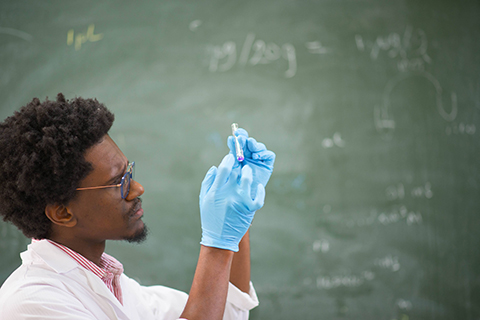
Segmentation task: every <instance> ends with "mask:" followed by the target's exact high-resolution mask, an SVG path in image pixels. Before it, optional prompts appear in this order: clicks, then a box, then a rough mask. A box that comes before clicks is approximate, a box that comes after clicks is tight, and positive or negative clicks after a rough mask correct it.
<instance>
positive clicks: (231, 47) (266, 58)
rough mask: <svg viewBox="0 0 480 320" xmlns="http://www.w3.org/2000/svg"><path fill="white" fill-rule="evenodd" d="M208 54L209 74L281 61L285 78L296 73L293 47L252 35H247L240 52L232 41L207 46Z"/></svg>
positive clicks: (295, 58)
mask: <svg viewBox="0 0 480 320" xmlns="http://www.w3.org/2000/svg"><path fill="white" fill-rule="evenodd" d="M207 51H208V52H209V54H210V62H209V67H208V70H209V71H210V72H225V71H228V70H230V69H232V68H233V67H234V66H235V65H238V66H241V67H245V66H247V65H250V66H256V65H261V64H270V63H273V62H276V61H277V62H278V61H281V60H282V59H283V60H285V62H286V64H287V65H286V71H285V72H284V76H285V78H292V77H293V76H295V74H296V73H297V57H296V54H295V47H294V46H293V45H292V44H290V43H285V44H283V45H281V46H280V45H278V44H276V43H273V42H268V43H267V42H265V41H263V40H261V39H256V35H255V34H254V33H249V34H248V35H247V36H246V38H245V41H244V42H243V45H242V47H241V49H240V51H239V50H238V48H237V44H236V43H235V42H234V41H227V42H225V43H224V44H223V45H216V46H209V47H208V48H207Z"/></svg>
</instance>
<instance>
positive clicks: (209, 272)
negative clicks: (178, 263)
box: [181, 246, 234, 320]
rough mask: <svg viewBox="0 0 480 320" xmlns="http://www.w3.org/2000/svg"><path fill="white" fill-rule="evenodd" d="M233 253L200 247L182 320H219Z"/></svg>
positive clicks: (224, 300)
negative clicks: (183, 319) (184, 319)
mask: <svg viewBox="0 0 480 320" xmlns="http://www.w3.org/2000/svg"><path fill="white" fill-rule="evenodd" d="M233 254H234V253H233V252H232V251H229V250H223V249H218V248H212V247H206V246H201V248H200V255H199V258H198V263H197V268H196V270H195V276H194V278H193V283H192V288H191V290H190V294H189V298H188V300H187V305H186V306H185V309H184V311H183V313H182V315H181V318H186V319H188V320H201V319H208V320H215V319H222V317H223V313H224V310H225V303H226V300H227V292H228V281H229V278H230V269H231V267H232V260H233Z"/></svg>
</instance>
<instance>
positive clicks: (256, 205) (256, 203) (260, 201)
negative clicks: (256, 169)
mask: <svg viewBox="0 0 480 320" xmlns="http://www.w3.org/2000/svg"><path fill="white" fill-rule="evenodd" d="M252 200H253V202H252V204H251V207H250V209H251V210H252V211H257V210H259V209H260V208H262V207H263V205H264V204H265V187H264V186H263V184H261V183H259V184H258V186H257V194H256V195H255V198H254V199H252Z"/></svg>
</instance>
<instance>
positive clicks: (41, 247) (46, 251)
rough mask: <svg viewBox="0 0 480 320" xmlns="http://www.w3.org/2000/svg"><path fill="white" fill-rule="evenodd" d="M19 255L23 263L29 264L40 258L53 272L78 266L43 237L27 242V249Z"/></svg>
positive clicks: (64, 271)
mask: <svg viewBox="0 0 480 320" xmlns="http://www.w3.org/2000/svg"><path fill="white" fill-rule="evenodd" d="M20 256H21V258H22V262H23V264H30V263H32V262H34V261H36V260H37V259H41V260H43V261H44V262H45V263H46V264H47V265H48V266H49V267H51V268H52V269H53V270H55V272H57V273H60V274H62V273H67V272H70V271H72V270H73V269H75V268H79V267H80V265H79V264H78V263H77V262H76V261H75V260H73V259H72V258H71V257H70V256H69V255H68V254H67V253H65V252H63V251H62V250H61V249H60V248H58V247H56V246H54V245H53V244H51V243H49V242H48V241H47V240H45V239H44V240H40V241H36V242H34V243H31V244H29V245H28V250H27V251H25V252H22V253H21V254H20Z"/></svg>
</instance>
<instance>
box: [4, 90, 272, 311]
mask: <svg viewBox="0 0 480 320" xmlns="http://www.w3.org/2000/svg"><path fill="white" fill-rule="evenodd" d="M113 121H114V116H113V114H112V113H111V112H110V111H109V110H108V109H107V108H106V107H105V106H104V105H102V104H100V103H98V101H96V100H92V99H82V98H76V99H73V100H71V101H67V100H66V99H65V98H64V96H63V95H62V94H58V96H57V100H56V101H49V100H46V101H44V102H43V103H42V102H40V101H39V100H38V99H33V101H32V102H30V103H29V104H28V105H27V106H25V107H23V108H22V109H21V110H20V111H19V112H16V113H15V114H14V115H13V116H11V117H9V118H7V119H6V120H5V121H4V122H3V123H1V124H0V176H1V177H2V180H1V181H0V213H1V214H2V216H3V218H4V220H6V221H10V222H12V223H14V224H15V225H16V226H17V227H18V228H19V229H20V230H21V231H22V232H23V233H24V234H25V236H27V237H30V238H32V239H33V240H32V244H30V245H29V246H28V250H27V251H26V252H24V253H22V255H21V256H22V261H23V263H22V265H21V266H20V267H19V268H18V269H17V270H16V271H15V272H14V273H12V275H11V276H10V277H9V278H8V279H7V280H6V281H5V283H4V284H3V286H2V287H1V289H0V319H9V320H10V319H70V320H71V319H142V320H146V319H178V318H182V319H183V318H184V319H189V320H195V319H209V320H211V319H221V318H222V317H223V318H224V319H247V318H248V311H249V310H250V309H251V308H253V307H255V306H256V305H257V304H258V301H257V298H256V295H255V291H254V289H253V286H252V285H251V283H250V248H249V239H248V229H249V227H250V224H251V222H252V219H253V216H254V213H255V211H256V210H258V209H259V208H261V207H262V206H263V201H264V196H265V192H264V186H265V185H266V183H267V182H268V180H269V178H270V175H271V172H272V169H273V163H274V160H275V154H274V153H273V152H271V151H268V150H267V149H266V148H265V146H264V145H263V144H261V143H257V142H256V141H255V140H254V139H253V138H248V134H247V133H246V131H244V130H238V132H239V135H238V140H239V141H240V144H241V146H242V148H243V150H244V153H245V158H246V159H245V161H244V162H242V163H239V162H238V161H236V160H235V158H234V157H233V155H232V153H233V152H234V150H235V147H234V142H233V141H234V140H233V137H229V140H228V145H229V147H230V149H231V150H232V153H230V154H228V155H227V156H226V157H225V158H224V159H223V160H222V162H221V164H220V165H219V167H218V168H216V167H212V168H211V169H210V170H209V171H208V172H207V175H206V176H205V179H204V181H203V182H202V186H201V190H200V214H201V222H202V240H201V248H200V255H199V258H198V263H197V268H196V271H195V275H194V280H193V283H192V287H191V290H190V294H189V296H187V295H186V294H185V293H183V292H180V291H176V290H174V289H170V288H166V287H162V286H151V287H143V286H140V285H139V284H138V283H137V282H136V281H134V280H133V279H130V278H128V277H127V276H126V275H125V274H123V267H122V265H121V263H120V262H118V261H117V260H116V259H115V258H113V257H111V256H109V255H107V254H106V253H104V249H105V242H106V240H127V241H132V242H140V241H142V240H144V239H145V237H146V235H147V228H146V226H145V225H144V223H143V221H142V216H143V214H144V212H143V209H142V206H141V200H140V198H139V197H140V196H141V195H142V194H143V193H144V188H143V186H142V185H141V184H140V183H139V182H137V181H135V180H133V179H132V177H133V171H134V168H135V163H134V162H132V161H130V160H127V158H126V156H125V155H124V154H123V153H122V152H121V150H120V149H119V148H118V147H117V145H116V144H115V143H114V141H113V140H112V139H111V138H110V136H109V135H108V131H109V129H110V127H111V125H112V124H113ZM252 191H254V192H252ZM159 272H161V270H159Z"/></svg>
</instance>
